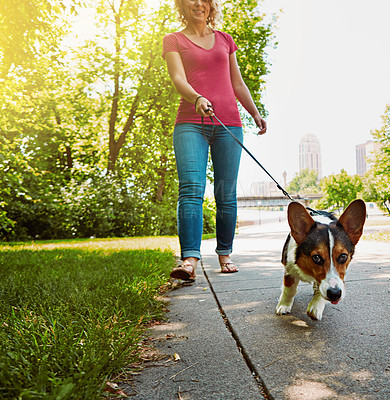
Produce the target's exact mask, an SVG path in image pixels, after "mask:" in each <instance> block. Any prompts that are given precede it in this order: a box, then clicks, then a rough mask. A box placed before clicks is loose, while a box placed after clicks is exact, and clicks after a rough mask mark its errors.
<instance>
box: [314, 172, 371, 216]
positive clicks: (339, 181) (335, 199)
mask: <svg viewBox="0 0 390 400" xmlns="http://www.w3.org/2000/svg"><path fill="white" fill-rule="evenodd" d="M321 189H322V192H323V194H324V196H323V197H322V199H321V200H320V201H319V203H320V206H322V207H324V208H337V209H339V208H343V209H344V208H345V207H346V206H347V205H348V204H349V203H350V202H351V201H353V200H355V199H356V198H357V197H358V194H359V193H360V192H361V191H362V189H363V183H362V179H361V177H360V176H359V175H352V176H351V175H348V174H347V172H346V171H345V170H344V169H342V170H341V172H340V173H339V174H335V175H329V176H327V177H325V178H323V179H322V180H321Z"/></svg>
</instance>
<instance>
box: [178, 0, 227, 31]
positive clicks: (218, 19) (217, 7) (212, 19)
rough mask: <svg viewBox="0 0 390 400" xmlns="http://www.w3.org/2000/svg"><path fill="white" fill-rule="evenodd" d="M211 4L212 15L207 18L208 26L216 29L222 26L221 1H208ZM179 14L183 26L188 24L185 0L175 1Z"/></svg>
mask: <svg viewBox="0 0 390 400" xmlns="http://www.w3.org/2000/svg"><path fill="white" fill-rule="evenodd" d="M207 1H208V2H209V3H210V14H209V16H208V18H207V21H206V22H207V25H209V26H210V27H211V28H215V27H216V26H217V25H222V5H221V0H207ZM175 5H176V9H177V12H178V13H179V19H180V21H181V22H182V24H183V25H187V24H188V19H187V16H186V14H185V9H184V5H183V0H175Z"/></svg>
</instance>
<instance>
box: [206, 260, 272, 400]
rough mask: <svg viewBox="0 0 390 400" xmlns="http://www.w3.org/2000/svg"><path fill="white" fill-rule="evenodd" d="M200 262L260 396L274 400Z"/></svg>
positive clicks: (226, 324)
mask: <svg viewBox="0 0 390 400" xmlns="http://www.w3.org/2000/svg"><path fill="white" fill-rule="evenodd" d="M200 261H201V262H200V264H201V266H202V271H203V274H204V276H205V278H206V280H207V283H208V285H209V288H210V291H211V293H212V294H213V296H214V300H215V302H216V304H217V306H218V310H219V312H220V314H221V317H222V319H223V321H224V323H225V326H226V328H227V330H228V331H229V332H230V334H231V336H232V338H233V339H234V341H235V342H236V346H237V348H238V351H239V353H240V354H241V356H242V358H243V359H244V361H245V363H246V365H247V367H248V368H249V370H250V372H251V375H252V376H253V378H254V379H255V381H256V385H257V387H258V388H259V390H260V394H261V395H262V396H263V399H264V400H273V397H272V396H271V394H270V392H269V390H268V389H267V387H266V386H265V384H264V382H263V380H262V379H261V377H260V375H259V373H258V371H257V368H256V366H255V365H254V364H253V362H252V360H251V359H250V357H249V355H248V353H247V352H246V350H245V348H244V346H243V344H242V343H241V341H240V338H239V337H238V335H237V332H236V331H235V330H234V328H233V326H232V324H231V323H230V321H229V318H228V317H227V315H226V313H225V311H224V309H223V307H222V305H221V303H220V302H219V300H218V297H217V294H216V292H215V291H214V288H213V286H212V284H211V282H210V279H209V277H208V275H207V272H206V270H205V268H204V266H203V261H202V260H200Z"/></svg>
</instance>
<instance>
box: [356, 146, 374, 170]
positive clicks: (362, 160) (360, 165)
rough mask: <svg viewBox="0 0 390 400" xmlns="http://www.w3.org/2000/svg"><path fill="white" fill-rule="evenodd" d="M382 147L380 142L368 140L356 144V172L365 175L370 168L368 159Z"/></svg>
mask: <svg viewBox="0 0 390 400" xmlns="http://www.w3.org/2000/svg"><path fill="white" fill-rule="evenodd" d="M379 148H380V143H378V142H374V141H373V140H367V142H366V143H362V144H358V145H356V174H357V175H361V176H363V175H364V174H365V173H366V172H367V171H368V170H369V164H368V163H367V159H368V158H369V157H371V156H372V155H373V153H374V152H375V151H376V150H378V149H379Z"/></svg>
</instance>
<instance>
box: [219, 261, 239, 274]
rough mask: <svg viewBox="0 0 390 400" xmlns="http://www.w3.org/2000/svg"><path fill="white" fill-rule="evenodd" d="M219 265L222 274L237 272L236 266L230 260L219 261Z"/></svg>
mask: <svg viewBox="0 0 390 400" xmlns="http://www.w3.org/2000/svg"><path fill="white" fill-rule="evenodd" d="M220 265H221V273H222V274H233V273H234V272H238V268H237V267H236V266H235V265H234V263H232V262H228V263H221V264H220Z"/></svg>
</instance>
